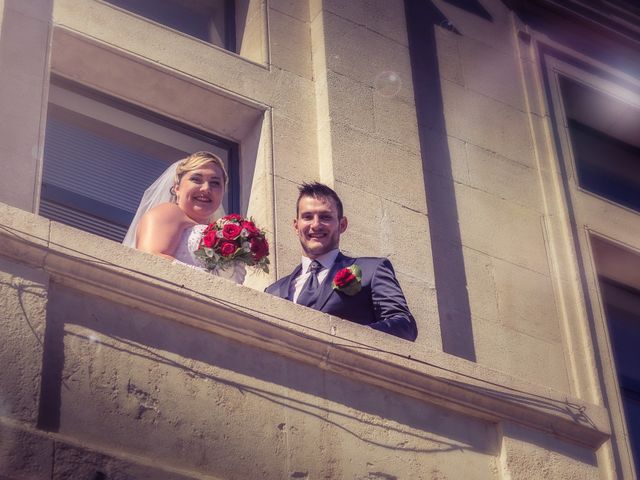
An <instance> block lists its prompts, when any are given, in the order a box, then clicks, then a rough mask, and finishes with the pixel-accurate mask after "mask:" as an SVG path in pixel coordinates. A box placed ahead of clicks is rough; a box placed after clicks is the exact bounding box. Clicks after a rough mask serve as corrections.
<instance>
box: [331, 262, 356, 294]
mask: <svg viewBox="0 0 640 480" xmlns="http://www.w3.org/2000/svg"><path fill="white" fill-rule="evenodd" d="M361 282H362V271H361V270H360V267H359V266H358V265H351V266H350V267H347V268H343V269H341V270H338V273H336V276H335V277H333V289H334V290H337V291H338V292H343V293H345V294H347V295H349V296H351V295H355V294H356V293H358V292H359V291H360V290H361V289H362V283H361Z"/></svg>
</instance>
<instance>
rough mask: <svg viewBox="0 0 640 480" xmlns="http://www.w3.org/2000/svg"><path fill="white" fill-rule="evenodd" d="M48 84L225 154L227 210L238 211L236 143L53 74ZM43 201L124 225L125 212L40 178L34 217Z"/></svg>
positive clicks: (237, 153)
mask: <svg viewBox="0 0 640 480" xmlns="http://www.w3.org/2000/svg"><path fill="white" fill-rule="evenodd" d="M50 84H51V85H52V86H55V87H57V88H60V89H63V90H66V91H69V92H71V93H73V94H75V95H79V96H82V97H86V98H88V99H90V100H93V101H96V102H99V103H101V104H103V105H105V106H106V107H111V108H114V109H116V110H120V111H122V112H124V113H126V114H128V115H132V116H134V117H137V118H138V119H140V120H141V121H143V122H149V123H152V124H155V125H157V126H159V127H162V128H166V129H170V130H173V131H176V132H177V133H179V134H182V135H186V136H188V137H192V138H194V139H195V140H199V141H202V142H204V143H208V144H210V145H214V146H216V147H219V148H221V149H224V150H226V151H227V152H228V153H227V170H228V172H227V173H228V177H229V182H228V186H227V192H228V198H227V207H228V210H229V212H239V211H240V193H241V192H240V165H239V163H240V158H239V157H240V156H239V145H238V144H237V143H235V142H233V141H231V140H226V139H224V138H222V137H219V136H217V135H214V134H212V133H209V132H206V131H204V130H202V129H198V128H195V127H193V126H190V125H186V124H185V123H183V122H180V121H177V120H175V119H172V118H169V117H167V116H165V115H162V114H159V113H157V112H154V111H153V110H150V109H147V108H144V107H141V106H139V105H135V104H133V103H131V102H128V101H126V100H123V99H120V98H117V97H115V96H112V95H109V94H107V93H104V92H101V91H99V90H96V89H94V88H91V87H88V86H86V85H83V84H81V83H78V82H75V81H73V80H70V79H67V78H64V77H61V76H58V75H56V74H52V75H51V77H50ZM49 104H50V105H51V104H52V103H51V100H50V101H49ZM98 121H100V120H98ZM45 138H46V128H45ZM175 160H179V158H176V159H175ZM43 161H45V162H46V159H44V158H43ZM147 186H148V185H147ZM145 188H146V186H145ZM43 199H46V200H48V201H51V202H54V203H58V204H60V205H63V206H66V207H68V208H71V209H74V210H77V211H79V212H80V213H81V214H83V215H87V216H89V217H93V218H100V219H103V220H106V221H108V222H111V223H114V224H121V225H122V224H126V223H124V222H122V220H123V219H124V218H125V217H128V212H125V211H124V210H122V209H121V208H119V207H118V206H115V205H107V204H104V203H103V202H101V201H99V200H95V199H91V198H89V197H85V196H84V195H81V194H79V193H76V192H72V191H68V190H65V189H64V188H60V187H57V186H55V185H51V184H48V183H47V182H46V181H45V178H44V176H42V178H41V180H40V184H39V194H38V203H37V205H36V213H38V214H40V208H41V204H42V201H43ZM79 205H82V206H84V208H82V207H79Z"/></svg>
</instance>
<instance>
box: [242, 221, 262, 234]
mask: <svg viewBox="0 0 640 480" xmlns="http://www.w3.org/2000/svg"><path fill="white" fill-rule="evenodd" d="M242 228H244V229H245V230H246V231H247V232H248V233H249V236H250V237H252V236H255V235H258V234H259V233H260V230H258V227H256V224H255V223H253V222H251V221H249V220H245V221H244V222H242Z"/></svg>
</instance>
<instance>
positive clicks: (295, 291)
mask: <svg viewBox="0 0 640 480" xmlns="http://www.w3.org/2000/svg"><path fill="white" fill-rule="evenodd" d="M339 252H340V250H339V249H337V248H336V249H334V250H331V251H330V252H327V253H325V254H323V255H320V256H319V257H318V258H316V259H315V260H316V261H317V262H319V263H320V265H322V268H321V269H320V271H319V272H318V287H320V286H322V283H323V282H324V281H325V280H326V278H327V275H328V274H329V270H331V267H333V264H334V263H335V261H336V258H337V257H338V253H339ZM311 262H313V260H312V259H311V258H309V257H302V260H301V261H300V263H301V264H302V270H301V271H300V275H298V276H297V277H296V278H295V279H294V280H293V281H292V282H291V284H290V285H289V298H291V299H293V302H294V303H298V296H299V295H300V291H301V290H302V287H303V285H304V284H305V282H306V281H307V278H309V275H311V272H309V266H310V265H311Z"/></svg>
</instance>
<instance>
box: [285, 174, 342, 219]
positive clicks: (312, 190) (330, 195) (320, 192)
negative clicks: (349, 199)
mask: <svg viewBox="0 0 640 480" xmlns="http://www.w3.org/2000/svg"><path fill="white" fill-rule="evenodd" d="M298 191H299V195H298V201H297V202H296V218H297V217H298V215H299V213H300V199H301V198H302V197H312V198H318V199H324V200H328V199H331V200H333V201H334V203H335V204H336V208H337V209H338V218H342V217H343V213H344V212H343V210H342V201H340V197H338V194H337V193H336V192H335V191H333V189H332V188H330V187H328V186H326V185H325V184H324V183H320V182H311V183H303V184H302V185H301V186H300V187H299V188H298Z"/></svg>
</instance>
